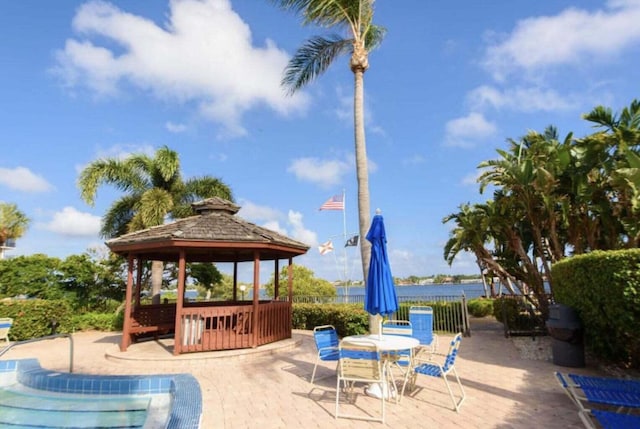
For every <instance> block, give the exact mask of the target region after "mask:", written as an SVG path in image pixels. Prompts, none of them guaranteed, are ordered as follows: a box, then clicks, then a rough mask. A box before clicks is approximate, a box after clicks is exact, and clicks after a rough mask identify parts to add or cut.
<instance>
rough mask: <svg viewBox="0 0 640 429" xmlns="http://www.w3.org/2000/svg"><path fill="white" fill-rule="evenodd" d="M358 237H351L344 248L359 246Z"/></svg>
mask: <svg viewBox="0 0 640 429" xmlns="http://www.w3.org/2000/svg"><path fill="white" fill-rule="evenodd" d="M358 238H359V237H358V236H357V235H354V236H353V237H351V238H350V239H348V240H347V242H346V243H345V244H344V247H349V246H357V245H358Z"/></svg>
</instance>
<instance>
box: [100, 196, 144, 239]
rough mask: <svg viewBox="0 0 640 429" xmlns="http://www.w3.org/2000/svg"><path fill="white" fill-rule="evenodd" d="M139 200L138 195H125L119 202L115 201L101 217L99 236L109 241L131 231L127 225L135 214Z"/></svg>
mask: <svg viewBox="0 0 640 429" xmlns="http://www.w3.org/2000/svg"><path fill="white" fill-rule="evenodd" d="M139 198H140V195H139V194H134V195H125V196H124V197H122V198H120V199H119V200H116V201H115V202H114V203H113V204H112V205H111V207H109V210H108V211H107V213H105V215H104V216H103V217H102V228H101V230H100V235H102V237H104V238H107V239H109V238H114V237H119V236H121V235H123V234H126V233H127V232H130V231H133V230H132V229H131V228H130V225H129V224H130V223H131V220H132V219H133V216H134V214H135V206H136V204H137V202H138V200H139Z"/></svg>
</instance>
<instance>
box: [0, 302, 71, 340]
mask: <svg viewBox="0 0 640 429" xmlns="http://www.w3.org/2000/svg"><path fill="white" fill-rule="evenodd" d="M0 314H2V315H3V317H10V318H12V319H13V326H11V331H9V337H10V338H11V340H12V341H23V340H30V339H32V338H39V337H44V336H47V335H51V328H52V326H51V323H52V321H53V320H55V321H56V323H57V332H58V333H69V332H72V331H73V323H72V321H71V314H72V311H71V306H70V305H69V303H68V302H67V301H66V300H42V299H20V300H11V301H6V302H2V303H0Z"/></svg>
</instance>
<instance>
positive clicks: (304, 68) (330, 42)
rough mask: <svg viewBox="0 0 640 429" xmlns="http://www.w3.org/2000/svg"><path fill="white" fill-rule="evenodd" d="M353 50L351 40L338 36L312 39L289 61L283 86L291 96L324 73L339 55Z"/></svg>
mask: <svg viewBox="0 0 640 429" xmlns="http://www.w3.org/2000/svg"><path fill="white" fill-rule="evenodd" d="M352 50H353V40H351V39H343V38H342V37H340V36H338V35H332V36H329V37H321V36H316V37H312V38H311V39H309V40H307V41H306V42H305V44H304V45H303V46H302V47H301V48H300V49H298V51H296V53H295V54H294V56H293V57H292V58H291V60H289V64H288V65H287V67H286V69H285V74H284V77H283V79H282V86H284V87H285V88H287V90H288V93H289V94H293V93H295V92H296V91H297V90H299V89H300V88H302V87H304V86H305V85H306V84H307V83H309V82H311V81H312V80H314V79H315V78H316V77H318V76H319V75H321V74H322V73H324V72H325V71H326V70H327V68H329V66H330V65H331V64H332V63H333V61H334V60H335V59H336V58H337V57H338V55H340V54H345V53H350V52H351V51H352Z"/></svg>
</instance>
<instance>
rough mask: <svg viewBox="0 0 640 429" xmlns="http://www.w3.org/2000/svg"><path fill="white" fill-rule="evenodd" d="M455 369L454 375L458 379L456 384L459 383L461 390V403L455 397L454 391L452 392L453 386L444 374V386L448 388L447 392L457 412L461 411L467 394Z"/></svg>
mask: <svg viewBox="0 0 640 429" xmlns="http://www.w3.org/2000/svg"><path fill="white" fill-rule="evenodd" d="M452 369H453V375H454V376H455V378H456V382H457V383H458V387H459V388H460V394H461V397H460V401H456V398H455V396H454V395H453V390H451V385H450V384H449V380H448V379H447V375H446V374H442V379H443V380H444V384H445V385H446V386H447V390H448V391H449V396H450V397H451V402H453V409H454V410H456V412H459V411H460V406H461V405H462V402H463V401H464V399H465V396H466V395H465V392H464V388H463V387H462V383H460V378H459V377H458V373H457V372H456V369H455V368H452Z"/></svg>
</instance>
